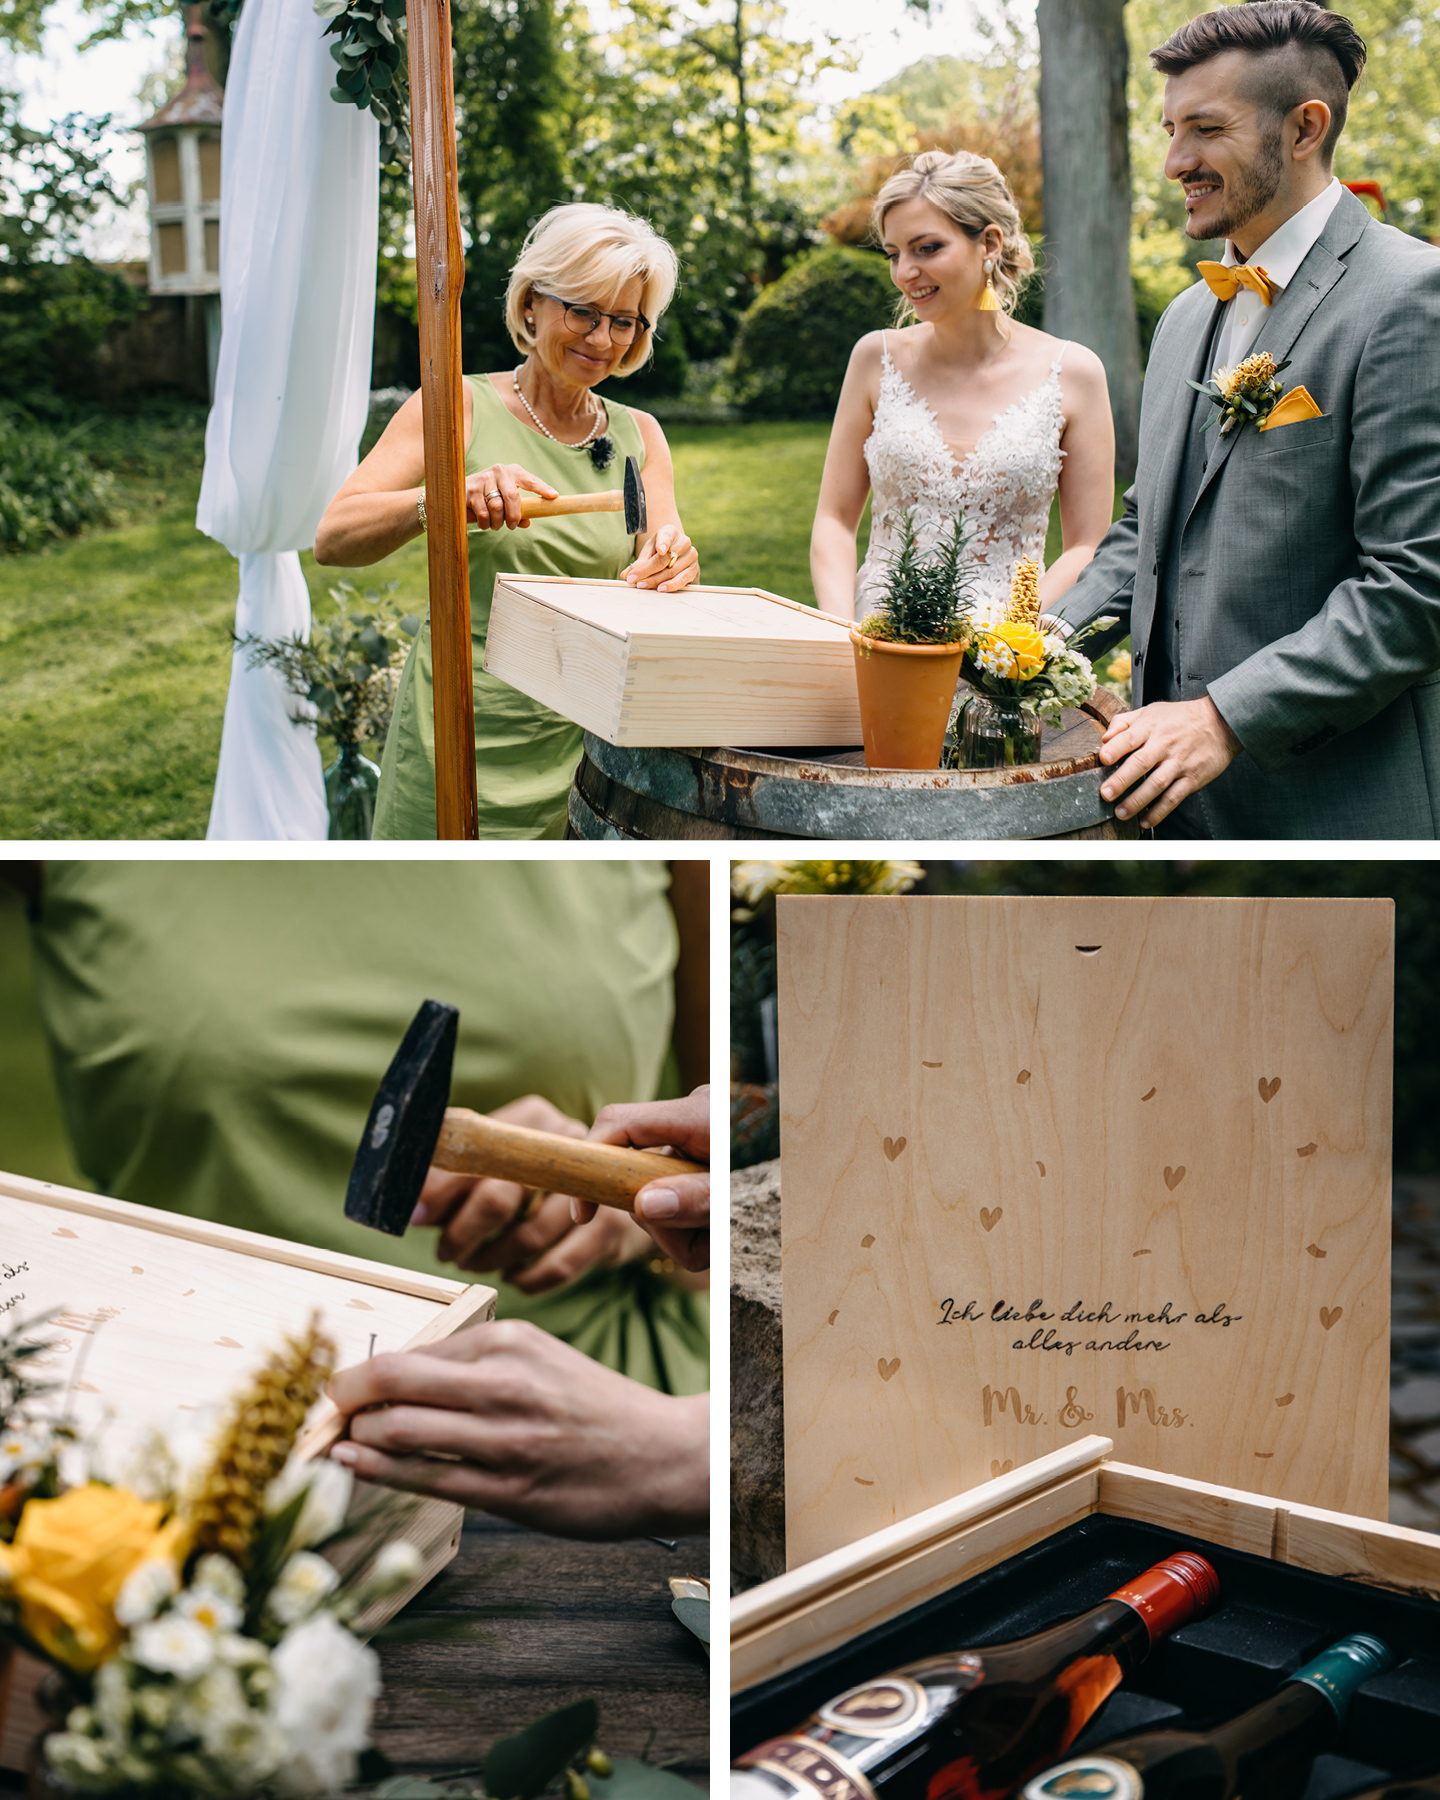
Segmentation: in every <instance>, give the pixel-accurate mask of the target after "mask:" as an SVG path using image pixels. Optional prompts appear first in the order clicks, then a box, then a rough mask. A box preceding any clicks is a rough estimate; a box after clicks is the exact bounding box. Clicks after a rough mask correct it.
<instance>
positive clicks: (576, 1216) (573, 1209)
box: [570, 1200, 580, 1225]
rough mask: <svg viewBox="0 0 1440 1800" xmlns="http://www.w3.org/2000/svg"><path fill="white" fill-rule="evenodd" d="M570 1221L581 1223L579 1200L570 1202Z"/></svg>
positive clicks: (576, 1223)
mask: <svg viewBox="0 0 1440 1800" xmlns="http://www.w3.org/2000/svg"><path fill="white" fill-rule="evenodd" d="M570 1221H571V1223H572V1224H574V1225H578V1224H579V1223H580V1202H579V1201H578V1200H572V1201H571V1202H570Z"/></svg>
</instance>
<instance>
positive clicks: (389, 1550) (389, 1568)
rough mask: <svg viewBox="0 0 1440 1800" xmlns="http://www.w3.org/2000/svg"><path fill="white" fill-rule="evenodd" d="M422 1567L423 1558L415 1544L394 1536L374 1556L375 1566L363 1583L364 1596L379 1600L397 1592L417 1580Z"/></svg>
mask: <svg viewBox="0 0 1440 1800" xmlns="http://www.w3.org/2000/svg"><path fill="white" fill-rule="evenodd" d="M424 1568H425V1559H424V1557H423V1556H421V1554H420V1552H419V1551H418V1550H417V1549H416V1548H415V1546H414V1545H413V1544H412V1543H409V1542H408V1541H407V1540H406V1539H404V1538H396V1539H395V1540H394V1541H393V1542H392V1543H389V1544H387V1545H386V1546H385V1548H384V1549H383V1550H382V1551H381V1552H380V1554H379V1555H378V1556H377V1557H376V1558H375V1566H374V1568H373V1569H371V1571H370V1579H369V1581H368V1582H367V1583H366V1584H365V1585H366V1597H367V1598H369V1599H374V1600H380V1599H384V1598H385V1597H386V1596H387V1595H390V1594H398V1593H399V1592H400V1590H401V1589H402V1588H407V1587H409V1586H410V1584H411V1582H412V1581H418V1580H419V1579H420V1576H421V1573H422V1572H423V1570H424Z"/></svg>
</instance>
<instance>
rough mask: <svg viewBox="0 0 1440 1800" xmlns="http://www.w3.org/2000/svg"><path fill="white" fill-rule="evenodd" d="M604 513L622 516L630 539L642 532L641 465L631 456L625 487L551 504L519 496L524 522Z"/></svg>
mask: <svg viewBox="0 0 1440 1800" xmlns="http://www.w3.org/2000/svg"><path fill="white" fill-rule="evenodd" d="M604 512H623V513H624V515H625V530H626V532H627V533H628V534H629V535H630V536H631V537H638V536H639V534H640V533H641V532H642V531H643V530H644V529H645V523H646V520H645V486H644V483H643V482H642V481H641V479H640V465H639V463H638V462H636V460H635V458H634V457H633V456H627V457H626V458H625V485H624V486H623V487H618V488H610V489H609V490H608V491H607V492H605V493H603V494H558V495H557V496H556V497H555V499H553V500H542V499H541V498H540V496H539V494H528V493H522V494H521V495H520V515H521V517H522V518H525V519H553V518H556V517H558V516H559V515H560V514H561V513H604ZM470 529H471V530H472V531H478V530H479V529H480V527H479V526H478V525H476V524H473V523H472V524H471V526H470Z"/></svg>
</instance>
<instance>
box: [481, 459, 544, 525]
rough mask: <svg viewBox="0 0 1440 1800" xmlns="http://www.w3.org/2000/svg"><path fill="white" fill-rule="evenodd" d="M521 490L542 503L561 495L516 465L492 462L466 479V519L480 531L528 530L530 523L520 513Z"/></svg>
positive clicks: (537, 477) (536, 476)
mask: <svg viewBox="0 0 1440 1800" xmlns="http://www.w3.org/2000/svg"><path fill="white" fill-rule="evenodd" d="M522 488H528V489H529V491H530V492H531V493H532V494H538V495H539V496H540V498H541V499H542V500H553V499H555V497H556V496H557V495H558V494H559V492H560V490H559V488H553V487H551V485H550V483H549V482H548V481H542V480H541V479H540V477H539V476H538V475H532V474H531V473H530V471H529V470H528V469H522V468H521V467H520V465H519V463H491V465H490V467H489V468H488V469H482V470H481V471H480V473H479V474H478V475H467V476H466V477H465V512H466V516H467V517H468V518H470V519H473V520H474V521H475V523H476V524H477V525H478V526H479V527H480V529H481V530H482V531H498V530H499V529H500V527H501V526H502V525H507V526H509V528H510V529H511V530H512V531H515V530H520V531H528V530H529V528H530V521H529V520H528V519H527V518H524V517H523V516H522V515H521V512H520V490H521V489H522Z"/></svg>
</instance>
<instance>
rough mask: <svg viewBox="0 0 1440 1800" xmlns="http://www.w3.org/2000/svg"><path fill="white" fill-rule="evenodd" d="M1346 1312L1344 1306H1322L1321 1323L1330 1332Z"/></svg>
mask: <svg viewBox="0 0 1440 1800" xmlns="http://www.w3.org/2000/svg"><path fill="white" fill-rule="evenodd" d="M1344 1310H1345V1308H1344V1307H1343V1306H1322V1307H1321V1308H1320V1323H1321V1324H1322V1325H1323V1326H1324V1327H1325V1329H1326V1330H1327V1331H1328V1330H1329V1329H1330V1327H1331V1326H1332V1325H1334V1324H1335V1323H1337V1321H1338V1320H1339V1318H1340V1315H1341V1313H1343V1312H1344Z"/></svg>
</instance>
